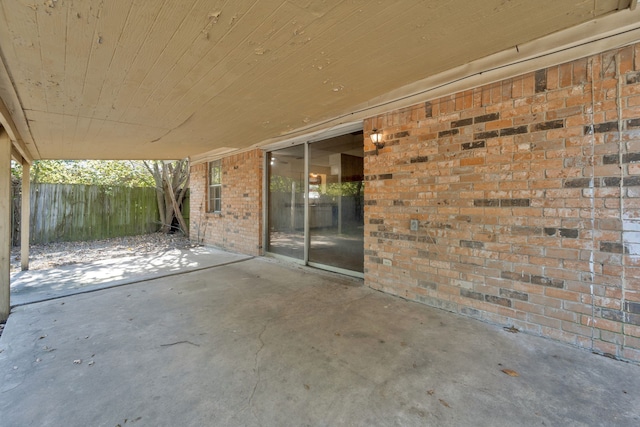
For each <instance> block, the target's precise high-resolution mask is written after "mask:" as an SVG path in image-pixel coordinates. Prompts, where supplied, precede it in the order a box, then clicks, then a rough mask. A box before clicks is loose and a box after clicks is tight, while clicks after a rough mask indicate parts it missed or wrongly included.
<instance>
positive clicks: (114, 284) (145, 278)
mask: <svg viewBox="0 0 640 427" xmlns="http://www.w3.org/2000/svg"><path fill="white" fill-rule="evenodd" d="M254 258H255V257H254V256H246V257H242V258H240V259H236V260H232V261H227V262H223V263H220V264H216V265H207V266H203V267H192V268H186V269H184V270H180V271H176V272H171V273H164V274H159V275H154V276H143V277H140V278H138V279H131V280H125V281H116V282H112V283H111V284H109V283H102V284H97V285H94V286H91V287H87V288H85V289H82V288H80V289H78V290H74V291H73V292H70V293H62V294H60V295H53V296H49V297H44V298H39V299H36V300H34V301H26V302H22V303H18V304H12V305H11V309H12V310H13V309H14V308H16V307H22V306H26V305H31V304H37V303H41V302H46V301H53V300H57V299H61V298H67V297H70V296H74V295H82V294H88V293H93V292H99V291H104V290H106V289H113V288H119V287H121V286H128V285H135V284H138V283H144V282H150V281H152V280H157V279H164V278H166V277H173V276H181V275H184V274H189V273H196V272H199V271H203V270H210V269H214V268H219V267H226V266H228V265H232V264H238V263H242V262H245V261H250V260H252V259H254Z"/></svg>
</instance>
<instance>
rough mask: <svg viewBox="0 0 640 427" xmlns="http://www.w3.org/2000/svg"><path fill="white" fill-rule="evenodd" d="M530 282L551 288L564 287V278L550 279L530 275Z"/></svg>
mask: <svg viewBox="0 0 640 427" xmlns="http://www.w3.org/2000/svg"><path fill="white" fill-rule="evenodd" d="M531 283H533V284H534V285H541V286H550V287H552V288H558V289H562V288H564V280H558V279H552V278H550V277H544V276H531Z"/></svg>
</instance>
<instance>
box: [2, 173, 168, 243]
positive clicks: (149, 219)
mask: <svg viewBox="0 0 640 427" xmlns="http://www.w3.org/2000/svg"><path fill="white" fill-rule="evenodd" d="M12 189H13V191H12V193H13V206H14V209H13V215H12V216H13V218H12V232H13V237H12V242H13V244H14V245H18V244H19V242H20V233H19V229H20V224H19V222H20V185H19V182H18V183H17V184H15V183H14V185H12ZM30 199H31V220H30V243H31V244H37V243H49V242H59V241H78V240H99V239H107V238H111V237H119V236H132V235H138V234H146V233H153V232H156V231H158V229H159V221H160V220H159V215H158V204H157V200H156V192H155V189H154V188H131V187H107V186H93V185H77V184H32V185H31V194H30Z"/></svg>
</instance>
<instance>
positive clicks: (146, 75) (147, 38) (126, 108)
mask: <svg viewBox="0 0 640 427" xmlns="http://www.w3.org/2000/svg"><path fill="white" fill-rule="evenodd" d="M166 1H167V0H165V2H164V3H163V4H162V7H164V5H165V4H166ZM194 7H195V3H194ZM160 10H161V8H158V14H156V16H155V18H154V23H153V25H152V26H151V27H150V28H149V32H148V33H147V35H146V36H145V40H144V42H143V43H142V45H143V46H144V45H145V44H146V43H147V40H149V36H150V35H151V32H152V30H153V28H154V25H155V23H156V22H157V20H158V16H160ZM160 56H161V55H158V57H157V58H156V60H155V61H154V62H153V64H152V65H151V66H150V67H149V70H148V71H147V72H146V73H145V75H144V77H142V80H140V84H139V85H138V87H137V88H136V91H135V92H134V93H133V96H131V97H130V99H129V102H128V103H127V105H126V106H125V107H124V108H123V109H122V112H121V113H120V117H118V119H121V118H122V116H125V115H126V113H127V111H128V110H129V108H130V107H131V103H132V102H133V100H134V99H136V95H137V94H138V92H139V91H140V88H141V87H142V86H143V85H144V82H145V81H146V80H147V77H148V76H149V73H150V72H151V69H153V67H154V66H155V65H156V64H157V63H158V59H159V58H160ZM136 60H137V57H136ZM158 86H161V85H158ZM145 102H146V101H145Z"/></svg>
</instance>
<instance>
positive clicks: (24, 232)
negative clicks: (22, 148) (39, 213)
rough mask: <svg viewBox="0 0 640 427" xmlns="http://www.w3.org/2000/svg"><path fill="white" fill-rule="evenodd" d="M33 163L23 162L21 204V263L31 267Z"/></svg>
mask: <svg viewBox="0 0 640 427" xmlns="http://www.w3.org/2000/svg"><path fill="white" fill-rule="evenodd" d="M30 172H31V165H30V164H29V163H28V162H26V161H23V162H22V203H21V205H20V214H21V218H20V264H21V266H22V271H25V270H28V269H29V226H30V225H31V223H30V218H31V197H30V196H31V181H30V179H31V173H30Z"/></svg>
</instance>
